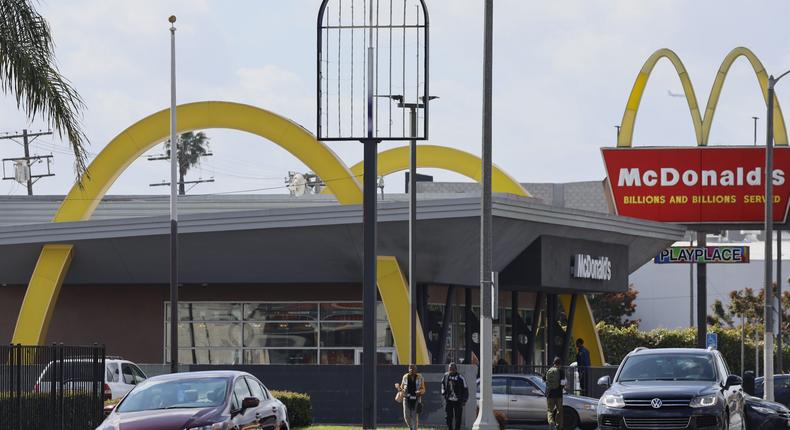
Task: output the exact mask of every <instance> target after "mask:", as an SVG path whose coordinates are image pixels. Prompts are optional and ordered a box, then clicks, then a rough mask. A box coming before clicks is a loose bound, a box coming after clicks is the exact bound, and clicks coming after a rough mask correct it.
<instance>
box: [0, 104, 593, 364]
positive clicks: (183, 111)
mask: <svg viewBox="0 0 790 430" xmlns="http://www.w3.org/2000/svg"><path fill="white" fill-rule="evenodd" d="M177 114H178V118H179V122H178V130H177V131H178V132H179V133H182V132H185V131H189V130H195V129H208V128H228V129H235V130H240V131H245V132H249V133H252V134H256V135H258V136H261V137H264V138H266V139H268V140H271V141H272V142H274V143H276V144H278V145H280V146H281V147H283V148H284V149H286V150H288V151H289V152H291V153H292V154H294V155H295V156H296V157H297V158H298V159H299V160H300V161H302V162H303V163H304V164H305V165H307V166H308V167H309V168H310V169H312V170H313V171H314V172H316V174H317V175H318V176H319V177H321V178H324V179H325V182H326V183H327V187H328V188H329V189H330V190H331V192H332V193H333V194H335V196H336V198H337V200H338V202H339V203H341V204H360V203H361V202H362V190H361V187H360V185H359V183H358V182H357V181H356V180H355V179H354V178H355V175H354V174H358V175H360V176H361V175H362V173H363V172H362V168H361V166H354V174H352V171H350V170H349V169H348V168H347V167H346V165H345V164H344V163H343V162H342V161H341V160H340V159H339V158H338V157H337V156H336V155H335V154H334V152H333V151H332V150H331V149H329V148H328V147H327V146H326V145H324V144H323V143H321V142H319V141H317V140H316V139H315V138H314V137H313V135H312V134H310V133H309V132H308V131H307V130H305V129H304V128H302V127H300V126H299V125H298V124H296V123H293V122H291V121H289V120H287V119H285V118H283V117H281V116H279V115H276V114H274V113H272V112H269V111H266V110H263V109H259V108H256V107H253V106H248V105H244V104H239V103H230V102H197V103H189V104H185V105H180V106H178V107H177ZM168 130H169V110H167V109H165V110H162V111H159V112H157V113H155V114H153V115H150V116H148V117H146V118H144V119H142V120H140V121H138V122H137V123H135V124H133V125H131V126H130V127H129V128H127V129H126V130H124V131H123V132H121V133H120V134H119V135H118V136H116V137H115V138H114V139H113V140H111V141H110V143H109V144H108V145H107V146H106V147H105V148H104V149H103V150H102V151H101V153H100V154H99V155H98V156H97V157H96V159H95V160H94V161H93V162H92V163H91V165H90V166H89V167H88V175H86V176H85V177H84V179H83V181H82V183H81V184H80V185H75V186H74V187H72V189H71V191H70V192H69V194H68V195H67V196H66V198H65V200H64V201H63V203H62V204H61V206H60V208H59V209H58V211H57V213H56V214H55V217H54V218H53V221H54V222H69V221H81V220H87V219H89V218H90V217H91V215H92V214H93V212H94V210H95V209H96V207H97V206H98V204H99V202H100V201H101V199H102V197H103V196H104V194H105V193H106V192H107V190H108V189H109V188H110V186H111V185H112V184H113V183H114V182H115V180H116V179H117V178H118V176H120V174H121V173H122V172H123V171H124V170H125V169H126V168H127V167H128V166H129V165H130V164H131V163H132V162H133V161H134V160H136V159H137V158H139V157H140V156H141V155H142V154H143V153H144V152H145V151H147V150H148V149H150V148H152V147H153V146H154V145H156V144H157V143H159V142H161V141H163V140H164V139H165V138H166V136H167V133H168ZM418 154H419V157H420V158H418V160H421V161H420V166H421V167H436V168H443V169H448V170H452V171H456V172H458V173H461V174H464V175H466V176H468V177H471V178H473V179H475V180H479V178H480V171H479V170H480V165H481V163H480V159H479V158H477V157H476V156H474V155H471V154H468V153H465V152H463V151H458V150H455V149H451V148H443V147H439V146H433V145H426V146H425V149H424V150H423V148H422V147H420V149H419V150H418ZM407 165H408V149H407V147H403V148H394V149H391V150H388V151H384V152H383V153H382V154H380V168H381V170H380V174H383V173H392V172H395V171H398V170H405V169H406V166H407ZM492 186H493V189H494V191H496V192H509V193H513V194H518V195H523V196H526V195H528V193H527V192H526V190H524V188H523V187H521V185H520V184H518V182H516V181H515V180H514V179H513V178H511V177H510V176H508V175H507V174H506V173H504V172H503V171H501V170H499V169H496V170H495V172H494V175H493V183H492ZM72 255H73V245H64V244H56V245H45V246H44V247H43V249H42V252H41V254H40V256H39V259H38V261H37V263H36V266H35V269H34V271H33V275H32V277H31V280H30V283H29V285H28V289H27V291H26V293H25V298H24V300H23V303H22V307H21V309H20V312H19V316H18V319H17V324H16V328H15V330H14V337H13V342H14V343H22V344H43V343H44V342H45V341H46V334H47V331H48V328H49V322H50V320H51V317H52V313H53V311H54V305H55V303H56V302H57V297H58V295H59V292H60V287H61V285H62V283H63V280H64V278H65V276H66V273H67V272H68V268H69V265H70V263H71V258H72ZM378 265H379V271H378V285H379V291H380V293H381V296H382V300H383V302H384V305H385V309H386V312H387V315H388V317H389V320H390V325H391V327H392V332H393V337H394V340H395V346H396V349H397V351H398V354H399V356H401V357H407V356H408V345H409V341H408V333H409V329H408V318H402V317H400V315H408V311H407V310H408V306H409V304H408V293H407V283H406V281H405V279H404V277H403V272H402V270H401V269H400V267H399V266H398V263H397V260H396V259H395V258H394V257H387V256H381V257H379V258H378ZM561 301H562V303H563V305H564V307H565V308H566V310H567V309H568V308H569V303H570V297H562V298H561ZM576 309H577V310H576V314H575V320H576V321H578V322H579V325H578V326H577V327H578V328H577V330H579V332H578V333H579V335H581V336H583V337H585V338H586V339H591V340H592V342H591V345H590V347H591V348H590V349H591V350H592V352H593V353H592V360H591V361H592V364H594V365H595V364H602V363H603V350H602V349H601V346H600V342H599V341H598V336H597V333H596V331H595V326H594V322H593V319H592V313H591V312H590V308H589V305H588V303H587V301H586V299H585V300H582V303H581V306H577V308H576ZM417 344H418V348H417V361H418V363H421V364H425V363H428V362H429V357H428V350H427V346H426V343H425V338H424V336H423V334H422V332H421V331H418V339H417Z"/></svg>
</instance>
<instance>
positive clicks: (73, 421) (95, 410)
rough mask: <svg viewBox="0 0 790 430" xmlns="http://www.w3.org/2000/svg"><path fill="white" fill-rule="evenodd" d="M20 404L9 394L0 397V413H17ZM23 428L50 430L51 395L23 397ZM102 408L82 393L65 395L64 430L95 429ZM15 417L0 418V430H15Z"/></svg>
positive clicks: (7, 414) (51, 415)
mask: <svg viewBox="0 0 790 430" xmlns="http://www.w3.org/2000/svg"><path fill="white" fill-rule="evenodd" d="M18 401H19V400H18V399H17V398H15V397H12V396H11V395H10V394H9V393H0V410H2V411H17V410H18V409H19V406H18V404H17V402H18ZM21 401H22V414H21V415H22V428H24V429H46V428H50V427H51V423H52V420H53V412H54V411H53V409H52V407H53V404H52V403H53V398H52V395H51V394H50V393H23V394H22V399H21ZM100 407H101V404H100V403H97V402H96V400H95V399H91V396H90V395H88V394H86V393H82V392H76V391H75V392H67V393H65V394H64V395H63V423H64V427H63V428H64V430H78V429H79V430H82V429H92V428H96V427H98V425H99V424H100V423H101V421H103V420H104V417H103V416H102V415H101V411H100ZM16 419H17V418H16V417H15V416H14V414H13V413H4V414H0V429H10V428H16V427H15V426H16Z"/></svg>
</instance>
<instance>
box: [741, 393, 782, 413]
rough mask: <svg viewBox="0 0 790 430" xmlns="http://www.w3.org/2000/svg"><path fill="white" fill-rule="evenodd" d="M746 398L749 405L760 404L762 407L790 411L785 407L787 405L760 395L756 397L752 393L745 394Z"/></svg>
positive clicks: (777, 410)
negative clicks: (762, 397)
mask: <svg viewBox="0 0 790 430" xmlns="http://www.w3.org/2000/svg"><path fill="white" fill-rule="evenodd" d="M744 400H745V402H746V405H747V406H759V407H762V408H768V409H771V410H773V411H776V412H790V410H788V409H787V407H785V405H783V404H781V403H777V402H772V401H769V400H765V399H761V398H759V397H754V396H750V395H746V396H744Z"/></svg>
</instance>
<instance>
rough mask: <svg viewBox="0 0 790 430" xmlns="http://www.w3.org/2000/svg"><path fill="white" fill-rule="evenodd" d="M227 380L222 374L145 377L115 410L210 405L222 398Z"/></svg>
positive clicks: (216, 404) (206, 406)
mask: <svg viewBox="0 0 790 430" xmlns="http://www.w3.org/2000/svg"><path fill="white" fill-rule="evenodd" d="M227 389H228V381H227V379H225V378H201V379H182V380H175V381H174V380H168V381H150V380H149V381H147V382H145V383H143V384H140V385H138V386H137V387H136V388H135V389H134V390H132V392H130V393H129V395H128V396H126V398H125V399H124V400H123V402H122V403H121V404H120V405H118V408H117V411H118V412H137V411H150V410H156V409H176V408H211V407H216V406H219V405H221V404H223V403H224V402H225V397H226V392H227Z"/></svg>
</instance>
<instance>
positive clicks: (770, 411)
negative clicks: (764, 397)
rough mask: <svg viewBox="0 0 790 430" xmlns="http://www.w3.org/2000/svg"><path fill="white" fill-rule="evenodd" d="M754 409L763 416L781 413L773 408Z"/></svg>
mask: <svg viewBox="0 0 790 430" xmlns="http://www.w3.org/2000/svg"><path fill="white" fill-rule="evenodd" d="M752 409H754V410H755V411H757V412H758V413H761V414H763V415H774V414H778V413H779V411H777V410H774V409H771V408H764V407H762V406H752Z"/></svg>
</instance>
